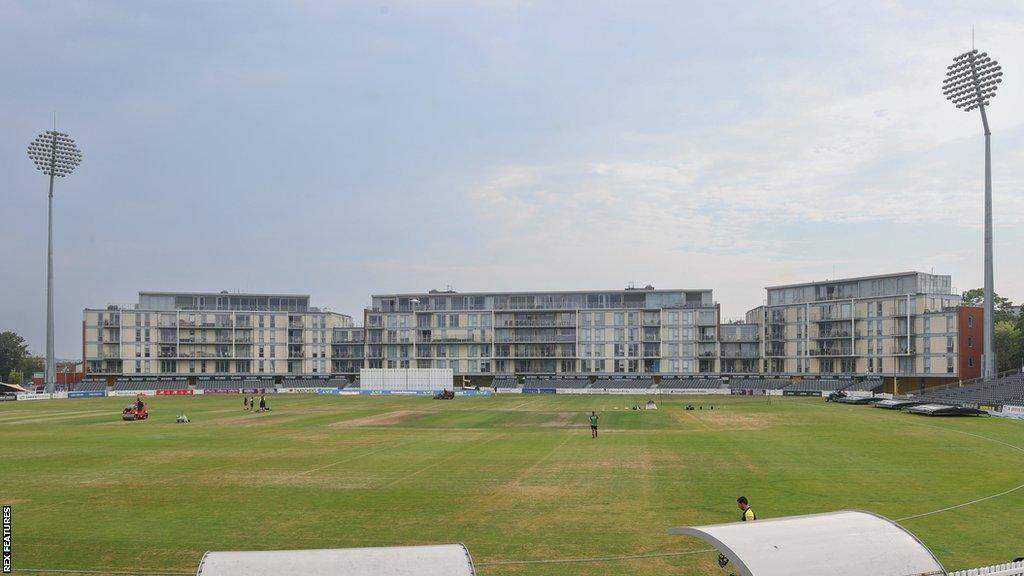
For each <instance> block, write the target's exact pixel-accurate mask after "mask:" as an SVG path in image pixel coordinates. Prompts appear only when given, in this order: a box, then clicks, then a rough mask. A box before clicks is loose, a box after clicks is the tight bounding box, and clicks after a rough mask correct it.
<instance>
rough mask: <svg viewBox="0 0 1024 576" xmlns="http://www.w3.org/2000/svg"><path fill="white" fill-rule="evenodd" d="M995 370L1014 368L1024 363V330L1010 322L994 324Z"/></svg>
mask: <svg viewBox="0 0 1024 576" xmlns="http://www.w3.org/2000/svg"><path fill="white" fill-rule="evenodd" d="M996 359H997V360H998V361H999V366H998V368H997V370H999V371H1000V372H1005V371H1007V370H1016V369H1018V368H1020V367H1021V365H1022V364H1024V330H1021V329H1020V328H1018V327H1017V326H1015V325H1013V324H1012V323H1010V322H999V323H998V324H996Z"/></svg>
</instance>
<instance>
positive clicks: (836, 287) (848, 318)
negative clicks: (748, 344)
mask: <svg viewBox="0 0 1024 576" xmlns="http://www.w3.org/2000/svg"><path fill="white" fill-rule="evenodd" d="M766 290H767V300H766V303H765V305H764V306H760V307H758V308H755V309H754V310H751V311H750V312H748V313H747V322H748V323H753V324H757V325H759V326H760V330H759V332H760V340H761V342H760V346H761V350H760V356H761V371H762V372H764V373H770V374H785V375H791V376H802V375H854V376H877V377H882V378H890V379H895V378H902V379H904V380H907V379H911V380H912V381H913V382H914V383H916V384H919V385H931V384H935V383H939V382H945V381H949V380H951V379H968V378H974V377H977V376H980V373H981V372H980V371H981V350H982V337H983V336H982V330H981V328H980V327H981V325H982V324H983V322H982V317H983V309H981V308H973V307H967V306H961V304H960V296H959V295H957V294H954V293H953V292H952V288H951V282H950V277H949V276H943V275H935V274H926V273H923V272H904V273H897V274H884V275H878V276H865V277H860V278H845V279H837V280H828V281H822V282H807V283H801V284H789V285H784V286H771V287H768V288H767V289H766Z"/></svg>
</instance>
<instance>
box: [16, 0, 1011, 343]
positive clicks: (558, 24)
mask: <svg viewBox="0 0 1024 576" xmlns="http://www.w3.org/2000/svg"><path fill="white" fill-rule="evenodd" d="M972 23H973V24H974V25H975V27H976V31H977V32H976V34H977V45H978V47H979V48H981V49H983V50H987V51H989V53H990V54H991V55H992V56H993V57H994V58H996V59H997V60H998V61H999V62H1000V63H1001V64H1002V66H1003V69H1004V71H1005V73H1006V82H1004V83H1003V85H1002V86H1001V87H1000V90H999V92H998V95H997V97H996V98H995V100H994V101H993V103H992V108H991V110H990V120H991V123H992V127H993V132H994V135H993V150H994V162H993V169H994V189H995V206H996V219H995V220H996V230H995V234H996V236H995V238H996V242H995V255H996V290H997V291H998V292H1000V293H1002V294H1003V295H1006V296H1009V297H1011V298H1013V299H1014V300H1016V301H1020V300H1024V266H1022V265H1021V261H1022V258H1021V256H1022V254H1024V250H1022V248H1021V246H1022V245H1024V227H1022V226H1020V225H1019V223H1020V222H1021V220H1022V217H1024V106H1022V105H1021V103H1022V98H1024V8H1022V4H1021V3H1019V2H989V3H987V4H979V3H977V2H964V3H949V4H946V5H944V6H941V5H940V4H939V3H937V2H934V1H923V2H904V3H901V2H848V1H842V2H823V1H821V0H815V1H811V2H780V3H773V4H768V3H754V2H749V1H741V2H690V3H684V2H677V1H672V2H657V3H655V2H595V1H592V0H588V1H585V2H512V1H508V2H501V1H487V2H477V3H468V2H466V3H463V2H390V1H386V2H360V3H341V2H317V1H304V2H284V1H280V2H255V1H253V0H240V1H219V2H186V1H174V2H170V1H168V2H144V1H136V0H132V1H128V0H125V1H122V2H95V1H93V2H90V1H80V2H74V1H60V2H48V1H42V0H27V1H12V0H0V52H2V53H3V54H4V55H5V56H4V58H2V59H0V71H2V75H0V78H2V79H3V82H2V89H0V122H2V125H3V131H2V133H0V203H2V204H0V205H2V210H0V214H2V215H3V218H2V232H0V234H2V236H0V242H2V244H3V250H2V264H0V274H2V283H0V286H2V293H3V298H0V330H15V331H17V332H19V333H21V334H23V335H25V336H26V337H27V338H28V340H29V342H30V344H31V347H32V350H33V352H42V351H43V350H44V344H45V286H46V194H45V193H46V181H45V178H44V177H43V176H42V175H41V174H40V173H38V172H36V171H35V169H34V167H33V166H32V164H31V162H30V161H29V159H28V158H27V156H26V155H25V148H26V146H27V145H28V143H29V142H30V141H31V140H32V139H33V138H34V137H35V136H36V135H37V134H38V133H39V132H40V131H43V130H46V129H48V128H49V127H50V126H51V125H52V121H53V120H52V114H53V112H54V111H56V112H57V122H58V128H60V129H61V130H63V131H66V132H69V133H70V134H71V135H72V136H73V137H75V138H76V139H77V140H78V142H79V145H80V147H81V149H82V152H83V153H84V155H85V159H84V163H83V164H82V166H81V167H80V168H79V169H78V171H77V172H75V173H74V174H73V175H72V176H71V177H70V178H67V179H65V180H63V181H60V182H58V186H57V193H56V208H55V218H56V232H55V244H56V257H55V265H56V290H55V294H56V312H57V353H58V355H59V356H61V357H79V356H80V354H81V319H82V308H84V307H101V306H104V305H106V304H108V303H129V302H133V301H135V300H136V293H137V292H138V291H139V290H189V291H219V290H232V291H235V290H244V291H273V292H297V293H308V294H311V295H312V297H313V302H314V303H315V304H319V305H322V306H327V307H329V308H331V309H333V310H336V311H340V312H344V313H348V314H352V315H353V316H354V317H357V319H358V320H359V321H360V322H361V315H362V313H361V310H362V307H363V306H364V305H366V304H367V303H368V302H369V295H370V294H371V293H386V292H411V291H420V290H427V289H430V288H444V287H445V286H447V285H451V286H452V287H453V288H455V289H457V290H462V291H480V290H532V289H545V290H568V289H614V288H622V287H625V286H626V284H627V283H628V282H635V283H636V284H637V285H644V284H648V283H649V284H653V285H655V286H656V287H658V288H713V289H714V290H715V294H716V299H717V300H719V301H720V302H721V303H722V306H723V316H724V317H727V318H730V317H742V315H743V314H744V312H745V311H746V310H747V309H748V308H751V307H753V306H756V305H758V304H760V303H761V301H762V300H763V298H764V290H763V287H764V286H766V285H772V284H780V283H789V282H799V281H810V280H820V279H825V278H831V277H834V275H838V276H853V275H866V274H878V273H885V272H895V271H904V270H922V271H934V272H936V273H944V274H952V275H953V285H954V286H955V287H956V288H957V289H959V290H963V289H967V288H972V287H975V286H980V285H981V283H982V228H981V224H982V213H983V212H982V207H983V204H982V198H983V197H982V190H983V188H982V185H983V140H982V132H981V124H980V119H979V117H978V115H977V113H976V112H975V113H973V114H967V113H964V112H961V111H958V110H955V109H954V108H952V106H951V105H950V103H949V102H947V101H945V100H944V99H943V98H942V93H941V83H942V79H943V76H944V73H945V68H946V66H947V65H948V64H949V63H950V61H951V59H952V57H953V56H954V55H956V54H958V53H960V52H962V51H964V50H967V49H969V48H970V47H971V25H972Z"/></svg>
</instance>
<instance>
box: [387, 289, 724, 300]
mask: <svg viewBox="0 0 1024 576" xmlns="http://www.w3.org/2000/svg"><path fill="white" fill-rule="evenodd" d="M676 292H713V290H712V289H711V288H654V289H650V290H648V289H644V288H634V289H626V288H622V289H619V290H520V291H505V290H494V291H490V292H435V293H433V294H431V293H429V292H407V293H402V294H393V293H388V294H371V295H370V298H403V297H416V296H523V295H527V294H565V295H567V294H632V293H643V294H670V293H676Z"/></svg>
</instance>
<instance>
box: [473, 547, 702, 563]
mask: <svg viewBox="0 0 1024 576" xmlns="http://www.w3.org/2000/svg"><path fill="white" fill-rule="evenodd" d="M708 552H717V550H715V549H714V548H706V549H703V550H688V551H686V552H657V553H652V554H632V555H624V556H595V557H592V558H555V559H547V560H493V561H491V562H473V564H475V565H476V566H512V565H519V564H571V563H585V562H617V561H620V560H639V559H643V558H664V557H666V556H692V555H694V554H707V553H708Z"/></svg>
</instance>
